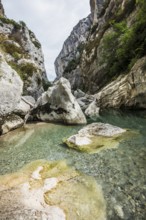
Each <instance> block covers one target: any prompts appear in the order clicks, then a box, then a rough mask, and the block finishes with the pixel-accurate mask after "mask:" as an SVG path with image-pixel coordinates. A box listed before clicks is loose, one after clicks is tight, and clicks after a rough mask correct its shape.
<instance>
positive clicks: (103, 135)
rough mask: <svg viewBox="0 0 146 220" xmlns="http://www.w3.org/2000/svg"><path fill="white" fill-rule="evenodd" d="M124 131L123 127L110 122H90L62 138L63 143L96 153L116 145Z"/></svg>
mask: <svg viewBox="0 0 146 220" xmlns="http://www.w3.org/2000/svg"><path fill="white" fill-rule="evenodd" d="M125 132H126V130H125V129H122V128H119V127H116V126H113V125H110V124H104V123H92V124H90V125H87V126H86V127H84V128H83V129H81V130H80V131H79V132H78V134H75V135H72V136H71V137H69V138H68V139H66V140H64V143H66V144H67V146H68V147H71V148H75V149H77V150H80V151H84V152H88V153H96V152H97V151H98V150H101V149H105V148H115V147H117V146H118V144H119V142H120V140H121V137H122V134H123V133H125Z"/></svg>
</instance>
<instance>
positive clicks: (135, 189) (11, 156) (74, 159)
mask: <svg viewBox="0 0 146 220" xmlns="http://www.w3.org/2000/svg"><path fill="white" fill-rule="evenodd" d="M94 121H95V122H103V123H110V124H112V125H116V126H119V127H122V128H126V129H130V130H132V131H134V133H135V134H134V135H132V136H130V137H129V138H126V139H125V140H123V141H122V142H121V143H120V144H119V147H118V148H116V149H107V150H103V151H100V152H99V153H96V154H87V153H81V152H78V151H76V150H74V149H69V148H67V147H66V146H65V145H63V144H62V140H63V138H67V137H69V136H70V135H73V134H75V133H77V131H78V130H79V129H80V128H82V127H83V126H64V125H56V124H46V123H38V124H28V125H27V126H26V128H25V129H23V128H21V129H18V130H15V131H12V132H10V133H8V134H7V135H4V136H2V137H0V174H1V175H3V174H6V173H12V172H15V171H17V170H19V169H20V168H22V167H23V166H24V165H25V164H27V163H29V162H31V161H34V160H38V159H46V160H49V161H54V160H66V161H67V163H68V164H69V165H71V166H73V167H75V168H76V169H77V170H79V171H81V172H83V173H85V174H87V175H90V176H93V177H94V178H95V179H96V181H97V183H98V184H100V185H101V186H102V189H103V193H104V197H105V200H106V203H107V219H108V220H110V219H111V220H116V219H126V220H145V219H146V111H141V112H132V113H131V112H130V111H128V112H117V111H104V112H102V113H101V115H100V117H99V118H97V119H94ZM90 122H93V121H91V120H90V121H89V123H90ZM113 216H114V218H113Z"/></svg>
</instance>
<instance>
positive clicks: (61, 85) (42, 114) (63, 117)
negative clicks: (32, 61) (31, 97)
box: [32, 77, 86, 124]
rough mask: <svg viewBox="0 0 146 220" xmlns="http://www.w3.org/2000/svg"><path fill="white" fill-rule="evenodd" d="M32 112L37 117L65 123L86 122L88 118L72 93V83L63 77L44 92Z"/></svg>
mask: <svg viewBox="0 0 146 220" xmlns="http://www.w3.org/2000/svg"><path fill="white" fill-rule="evenodd" d="M32 114H36V117H37V118H38V119H40V120H42V121H53V122H63V123H65V124H85V123H86V118H85V116H84V114H83V112H82V110H81V108H80V106H79V104H78V103H77V101H76V99H75V97H74V96H73V95H72V93H71V86H70V83H69V81H68V80H67V79H65V78H63V77H62V78H61V79H60V80H58V81H57V82H56V83H54V85H53V86H52V87H50V88H49V89H48V91H47V92H45V93H43V94H42V96H41V97H40V98H39V99H38V102H37V107H36V109H35V110H34V112H33V113H32Z"/></svg>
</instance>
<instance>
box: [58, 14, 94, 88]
mask: <svg viewBox="0 0 146 220" xmlns="http://www.w3.org/2000/svg"><path fill="white" fill-rule="evenodd" d="M91 24H92V18H91V16H88V17H87V18H84V19H83V20H81V21H79V23H78V24H77V25H76V26H75V27H74V29H73V31H72V32H71V34H70V36H69V37H68V38H67V40H66V41H65V42H64V45H63V48H62V50H61V52H60V54H59V55H58V57H57V58H56V60H55V70H56V74H57V78H60V77H61V76H62V75H63V76H64V77H66V78H68V79H69V81H70V83H71V85H72V87H74V89H75V88H76V87H78V86H79V85H81V84H82V78H81V77H80V76H81V71H80V68H79V66H78V65H79V61H80V57H81V55H82V52H83V49H84V44H85V42H86V40H87V38H88V35H89V32H90V28H91ZM74 70H75V71H74ZM70 72H71V74H70Z"/></svg>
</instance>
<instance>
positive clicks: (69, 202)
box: [0, 160, 106, 220]
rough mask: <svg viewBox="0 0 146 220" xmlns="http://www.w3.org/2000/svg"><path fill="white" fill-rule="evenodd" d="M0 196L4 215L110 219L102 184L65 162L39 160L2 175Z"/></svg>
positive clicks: (54, 218) (77, 219) (50, 219)
mask: <svg viewBox="0 0 146 220" xmlns="http://www.w3.org/2000/svg"><path fill="white" fill-rule="evenodd" d="M0 196H1V200H0V207H1V208H0V211H1V217H2V218H14V219H16V218H17V217H18V216H19V218H20V217H21V218H23V219H26V218H27V219H28V220H30V219H32V218H34V217H35V218H36V217H37V218H38V217H39V219H42V218H43V217H45V219H48V220H65V219H66V220H74V219H76V220H88V219H92V220H106V205H105V201H104V197H103V193H102V189H101V186H100V185H98V184H97V183H96V181H95V180H94V178H93V177H89V176H86V175H84V174H81V173H79V172H78V171H76V170H75V169H73V168H70V167H68V166H67V164H66V162H65V161H56V162H47V161H43V160H42V161H35V162H32V163H31V164H29V165H27V166H26V167H25V168H24V169H22V170H20V171H19V172H17V173H14V174H8V175H5V176H0ZM91 198H92V200H91ZM6 210H7V211H6Z"/></svg>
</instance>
